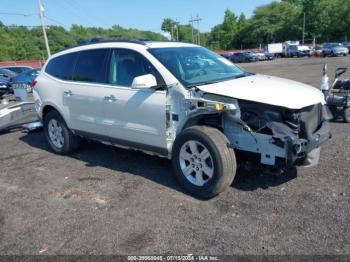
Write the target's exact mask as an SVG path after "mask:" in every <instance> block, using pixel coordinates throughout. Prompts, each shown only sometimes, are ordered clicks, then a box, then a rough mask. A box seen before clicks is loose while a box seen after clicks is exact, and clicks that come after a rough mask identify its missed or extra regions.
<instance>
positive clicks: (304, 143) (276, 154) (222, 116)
mask: <svg viewBox="0 0 350 262" xmlns="http://www.w3.org/2000/svg"><path fill="white" fill-rule="evenodd" d="M202 98H203V99H205V101H207V102H204V101H198V100H197V103H196V100H194V101H192V104H194V105H196V106H195V108H193V111H192V112H193V113H194V114H199V113H202V114H203V113H205V111H206V110H209V111H213V110H216V113H215V114H214V112H213V113H212V114H210V113H209V114H207V115H206V116H205V117H199V119H200V120H199V122H200V124H205V125H211V126H213V127H215V126H216V127H219V128H220V129H222V131H223V132H224V134H225V135H226V137H227V138H228V139H229V141H230V143H231V146H232V147H233V148H234V149H235V150H236V151H241V152H246V153H250V154H253V155H255V156H258V159H259V158H260V159H259V160H260V163H261V164H264V165H268V166H284V167H288V168H289V167H292V166H295V165H303V166H314V165H317V164H318V161H319V156H320V146H321V145H322V144H324V143H326V142H327V141H328V140H329V139H330V126H329V123H328V120H329V119H331V115H330V113H329V112H328V110H327V108H326V107H325V106H324V105H322V104H316V105H312V106H309V107H306V108H303V109H300V110H292V109H287V108H283V107H279V106H274V105H267V104H261V103H257V102H251V101H244V100H236V99H233V98H225V97H218V96H216V95H211V94H203V95H202ZM207 99H208V100H207ZM210 100H216V101H220V102H221V103H223V106H222V107H219V108H218V107H217V106H216V108H215V106H208V105H210V104H211V103H210V102H208V101H210ZM213 105H215V102H213ZM251 159H254V158H251Z"/></svg>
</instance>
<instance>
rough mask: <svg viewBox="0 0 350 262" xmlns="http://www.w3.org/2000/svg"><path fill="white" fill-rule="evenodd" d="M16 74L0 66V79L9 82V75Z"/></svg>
mask: <svg viewBox="0 0 350 262" xmlns="http://www.w3.org/2000/svg"><path fill="white" fill-rule="evenodd" d="M16 75H17V74H16V73H14V72H12V71H10V70H8V69H6V68H0V79H2V80H5V81H7V82H9V81H10V79H11V77H14V76H16Z"/></svg>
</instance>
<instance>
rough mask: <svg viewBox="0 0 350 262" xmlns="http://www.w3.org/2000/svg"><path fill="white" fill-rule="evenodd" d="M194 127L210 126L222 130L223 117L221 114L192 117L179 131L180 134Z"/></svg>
mask: <svg viewBox="0 0 350 262" xmlns="http://www.w3.org/2000/svg"><path fill="white" fill-rule="evenodd" d="M192 126H210V127H213V128H216V129H218V130H220V131H223V130H222V116H221V114H219V113H211V114H200V115H196V116H193V117H190V118H188V119H186V121H184V123H183V124H182V125H181V126H180V128H179V129H178V134H179V133H181V132H183V131H184V130H185V129H187V128H189V127H192Z"/></svg>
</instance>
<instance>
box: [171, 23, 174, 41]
mask: <svg viewBox="0 0 350 262" xmlns="http://www.w3.org/2000/svg"><path fill="white" fill-rule="evenodd" d="M171 41H174V23H171Z"/></svg>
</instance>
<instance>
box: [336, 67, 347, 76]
mask: <svg viewBox="0 0 350 262" xmlns="http://www.w3.org/2000/svg"><path fill="white" fill-rule="evenodd" d="M346 71H348V69H347V68H346V67H340V68H337V70H335V78H338V77H339V76H341V75H342V74H344V73H345V72H346Z"/></svg>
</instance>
